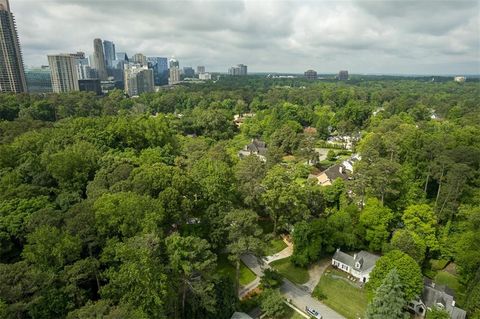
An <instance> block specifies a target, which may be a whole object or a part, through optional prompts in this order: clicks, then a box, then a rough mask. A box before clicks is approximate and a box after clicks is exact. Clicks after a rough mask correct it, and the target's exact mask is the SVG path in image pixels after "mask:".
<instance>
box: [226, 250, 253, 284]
mask: <svg viewBox="0 0 480 319" xmlns="http://www.w3.org/2000/svg"><path fill="white" fill-rule="evenodd" d="M217 272H218V273H219V274H222V275H227V276H229V277H230V278H232V279H233V280H235V266H234V265H233V264H232V263H231V262H230V261H229V260H228V257H227V255H219V256H218V260H217ZM255 278H256V276H255V274H254V273H253V271H251V270H250V269H249V268H248V267H247V266H245V264H244V263H243V262H240V278H239V281H240V285H242V286H246V285H248V284H249V283H251V282H252V281H254V280H255Z"/></svg>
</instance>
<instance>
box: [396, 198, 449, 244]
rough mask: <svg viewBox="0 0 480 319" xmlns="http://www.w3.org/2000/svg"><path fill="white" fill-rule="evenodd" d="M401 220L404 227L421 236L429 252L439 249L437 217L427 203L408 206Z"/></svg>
mask: <svg viewBox="0 0 480 319" xmlns="http://www.w3.org/2000/svg"><path fill="white" fill-rule="evenodd" d="M402 220H403V222H404V224H405V229H407V230H410V231H412V232H415V233H416V234H418V235H419V236H421V238H422V239H423V240H424V241H425V244H426V245H427V247H428V249H429V250H430V251H431V252H437V251H438V250H439V249H440V246H439V244H438V240H437V236H436V226H437V218H436V216H435V212H434V211H433V209H432V208H431V207H430V206H429V205H427V204H420V205H410V206H408V207H407V209H406V210H405V211H404V213H403V216H402Z"/></svg>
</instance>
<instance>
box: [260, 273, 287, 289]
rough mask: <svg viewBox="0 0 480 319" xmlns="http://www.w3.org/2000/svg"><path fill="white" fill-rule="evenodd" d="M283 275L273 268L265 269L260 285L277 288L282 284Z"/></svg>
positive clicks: (266, 287)
mask: <svg viewBox="0 0 480 319" xmlns="http://www.w3.org/2000/svg"><path fill="white" fill-rule="evenodd" d="M282 280H283V278H282V276H281V275H280V274H279V273H278V272H276V271H275V270H272V269H265V271H264V272H263V276H262V277H261V278H260V285H261V286H262V288H264V289H275V288H278V287H279V286H280V285H281V284H282Z"/></svg>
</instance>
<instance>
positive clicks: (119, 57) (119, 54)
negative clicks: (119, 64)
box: [115, 52, 128, 62]
mask: <svg viewBox="0 0 480 319" xmlns="http://www.w3.org/2000/svg"><path fill="white" fill-rule="evenodd" d="M115 56H116V59H115V60H119V61H127V62H128V55H127V54H126V53H125V52H117V53H115Z"/></svg>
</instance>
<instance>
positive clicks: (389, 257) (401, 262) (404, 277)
mask: <svg viewBox="0 0 480 319" xmlns="http://www.w3.org/2000/svg"><path fill="white" fill-rule="evenodd" d="M394 268H395V269H396V271H397V273H398V277H399V279H400V284H401V285H402V292H403V293H404V295H405V300H413V299H415V298H417V297H418V296H420V293H421V292H422V289H423V279H422V272H421V270H420V267H419V266H418V264H417V263H416V262H415V260H413V258H412V257H410V256H408V255H407V254H405V253H403V252H401V251H399V250H392V251H390V252H388V253H387V254H385V255H384V256H382V257H380V259H379V260H377V262H376V264H375V268H373V271H372V272H371V273H370V279H369V281H368V283H367V285H366V287H367V290H368V292H369V295H370V296H373V294H374V292H375V291H376V290H377V288H378V287H380V286H381V284H382V282H383V280H384V279H385V278H386V277H387V275H388V273H389V272H390V271H391V270H392V269H394Z"/></svg>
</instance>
